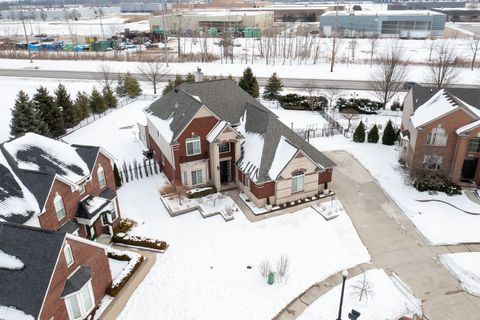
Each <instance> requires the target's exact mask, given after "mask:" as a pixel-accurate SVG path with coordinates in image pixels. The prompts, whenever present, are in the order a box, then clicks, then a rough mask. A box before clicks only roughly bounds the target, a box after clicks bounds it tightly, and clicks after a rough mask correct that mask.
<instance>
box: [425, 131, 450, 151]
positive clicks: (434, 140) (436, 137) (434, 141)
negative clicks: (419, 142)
mask: <svg viewBox="0 0 480 320" xmlns="http://www.w3.org/2000/svg"><path fill="white" fill-rule="evenodd" d="M447 136H448V135H447V131H446V130H445V129H443V128H441V127H437V128H433V129H432V131H431V132H430V133H429V134H428V136H427V144H428V145H431V146H440V147H443V146H446V145H447Z"/></svg>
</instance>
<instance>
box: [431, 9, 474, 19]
mask: <svg viewBox="0 0 480 320" xmlns="http://www.w3.org/2000/svg"><path fill="white" fill-rule="evenodd" d="M433 11H436V12H440V13H443V14H445V15H446V16H447V21H453V22H480V7H479V8H438V9H433Z"/></svg>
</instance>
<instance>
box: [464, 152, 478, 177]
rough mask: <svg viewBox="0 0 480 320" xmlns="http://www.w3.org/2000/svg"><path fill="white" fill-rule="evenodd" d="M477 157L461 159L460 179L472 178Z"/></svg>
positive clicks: (475, 168) (475, 169)
mask: <svg viewBox="0 0 480 320" xmlns="http://www.w3.org/2000/svg"><path fill="white" fill-rule="evenodd" d="M477 164H478V158H465V160H463V166H462V175H461V177H460V179H461V180H466V181H469V180H473V178H475V172H476V171H477Z"/></svg>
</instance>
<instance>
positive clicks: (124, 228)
mask: <svg viewBox="0 0 480 320" xmlns="http://www.w3.org/2000/svg"><path fill="white" fill-rule="evenodd" d="M136 225H137V222H136V221H135V220H133V219H130V218H123V219H122V220H120V223H119V224H118V226H116V227H115V229H113V232H114V233H127V232H128V231H130V229H132V228H133V227H135V226H136Z"/></svg>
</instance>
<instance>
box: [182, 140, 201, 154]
mask: <svg viewBox="0 0 480 320" xmlns="http://www.w3.org/2000/svg"><path fill="white" fill-rule="evenodd" d="M185 145H186V148H187V156H194V155H197V154H200V153H201V152H202V151H201V149H200V137H199V136H191V137H189V138H187V139H185Z"/></svg>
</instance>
